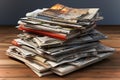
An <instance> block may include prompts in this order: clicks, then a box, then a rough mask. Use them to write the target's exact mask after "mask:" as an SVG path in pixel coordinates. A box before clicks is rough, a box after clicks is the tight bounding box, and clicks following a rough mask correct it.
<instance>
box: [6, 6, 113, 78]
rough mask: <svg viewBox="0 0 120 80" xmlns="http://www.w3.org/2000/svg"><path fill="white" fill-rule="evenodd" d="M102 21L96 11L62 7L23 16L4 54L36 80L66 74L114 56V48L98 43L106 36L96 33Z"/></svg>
mask: <svg viewBox="0 0 120 80" xmlns="http://www.w3.org/2000/svg"><path fill="white" fill-rule="evenodd" d="M102 19H103V17H101V16H100V15H99V8H72V7H68V6H65V5H62V4H55V5H53V6H52V7H50V8H43V9H37V10H35V11H32V12H29V13H26V17H24V18H20V20H19V21H18V26H17V29H18V30H21V31H22V33H20V34H18V35H17V38H16V39H14V40H12V41H11V44H12V45H11V46H10V47H9V48H8V50H7V52H6V54H7V55H8V56H10V57H12V58H15V59H18V60H20V61H22V62H24V64H25V65H27V66H28V67H29V68H30V69H31V70H32V71H33V72H34V73H35V74H37V75H38V76H39V77H42V76H45V75H49V74H53V73H54V74H57V75H59V76H63V75H66V74H69V73H71V72H73V71H76V70H79V69H81V68H83V67H86V66H88V65H91V64H93V63H96V62H98V61H101V60H103V59H105V58H107V57H109V56H110V55H112V54H113V53H114V51H115V49H114V48H110V47H107V46H105V45H103V44H101V42H100V41H101V40H103V39H106V38H107V36H105V35H104V34H103V33H101V32H99V31H97V30H96V29H95V27H96V22H97V21H99V20H102Z"/></svg>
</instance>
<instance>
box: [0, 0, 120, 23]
mask: <svg viewBox="0 0 120 80" xmlns="http://www.w3.org/2000/svg"><path fill="white" fill-rule="evenodd" d="M56 3H61V4H64V5H66V6H70V7H76V8H88V7H90V8H95V7H98V8H100V14H101V15H102V16H104V18H105V19H104V20H103V21H100V22H99V23H98V24H100V25H120V0H0V25H17V21H18V20H19V18H21V17H24V16H25V14H26V12H29V11H33V10H35V9H38V8H44V7H50V6H52V5H54V4H56Z"/></svg>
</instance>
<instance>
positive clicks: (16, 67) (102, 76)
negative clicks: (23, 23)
mask: <svg viewBox="0 0 120 80" xmlns="http://www.w3.org/2000/svg"><path fill="white" fill-rule="evenodd" d="M97 29H98V30H100V31H101V32H103V33H104V34H106V35H108V39H107V40H102V41H101V42H102V43H103V44H105V45H107V46H110V47H113V48H115V49H116V52H115V54H114V55H112V56H110V57H109V58H107V59H104V60H103V61H100V62H98V63H95V64H93V65H90V66H88V67H85V68H83V69H81V70H78V71H75V72H73V73H71V74H69V75H66V76H63V77H59V76H57V75H55V74H51V75H48V76H44V77H42V78H39V77H38V76H37V75H36V74H34V73H33V72H32V71H31V70H30V69H29V68H28V67H27V66H25V65H24V64H23V63H22V62H19V61H18V60H15V59H12V58H10V57H8V56H6V55H5V54H6V50H7V48H8V47H9V46H10V45H11V44H10V42H11V40H12V39H14V38H16V35H17V34H18V33H20V31H18V30H16V29H15V28H14V27H9V26H6V27H2V26H1V27H0V37H1V38H0V80H120V26H99V27H97Z"/></svg>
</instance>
